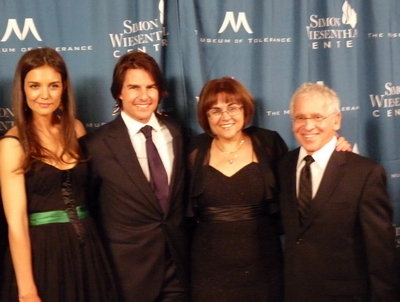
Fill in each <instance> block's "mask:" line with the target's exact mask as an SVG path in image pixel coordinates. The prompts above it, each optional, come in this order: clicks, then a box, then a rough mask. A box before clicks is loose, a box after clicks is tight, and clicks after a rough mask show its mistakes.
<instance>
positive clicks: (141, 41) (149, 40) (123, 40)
mask: <svg viewBox="0 0 400 302" xmlns="http://www.w3.org/2000/svg"><path fill="white" fill-rule="evenodd" d="M158 12H159V17H158V18H154V19H149V20H138V21H136V20H135V21H133V20H123V21H122V27H123V30H122V32H120V33H110V34H108V36H109V38H110V42H111V45H112V47H113V49H114V50H113V56H114V57H120V56H122V55H123V54H124V53H125V52H128V51H132V50H140V51H143V52H149V51H150V50H153V51H160V50H161V47H163V46H167V44H168V41H167V36H168V32H167V29H166V27H164V0H160V2H159V3H158Z"/></svg>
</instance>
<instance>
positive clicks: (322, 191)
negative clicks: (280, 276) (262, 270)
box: [280, 149, 399, 302]
mask: <svg viewBox="0 0 400 302" xmlns="http://www.w3.org/2000/svg"><path fill="white" fill-rule="evenodd" d="M298 154H299V149H296V150H295V151H292V152H289V153H288V155H287V156H286V157H285V158H284V160H283V161H282V163H281V165H280V181H281V185H282V187H281V209H282V217H283V226H284V231H285V234H286V247H285V301H288V302H300V301H304V302H305V301H307V302H309V301H318V302H328V301H329V302H330V301H332V302H333V301H385V302H392V301H393V302H394V301H399V300H397V299H398V297H397V296H396V293H395V292H396V288H395V286H396V285H395V277H394V276H395V275H394V274H395V272H394V269H395V264H394V258H395V241H394V240H395V237H394V228H393V226H392V206H391V202H390V200H389V198H388V194H387V191H386V176H385V171H384V169H383V168H382V167H381V166H380V165H378V164H377V163H375V162H373V161H372V160H369V159H367V158H365V157H361V156H359V155H357V154H354V153H352V152H337V151H334V152H333V154H332V156H331V158H330V160H329V162H328V165H327V167H326V170H325V173H324V175H323V178H322V181H321V184H320V187H319V189H318V191H317V193H316V196H315V198H314V199H313V200H312V202H311V214H310V215H309V218H308V220H306V221H305V223H304V224H303V226H300V224H299V217H298V211H297V198H296V164H297V158H298Z"/></svg>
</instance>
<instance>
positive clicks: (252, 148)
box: [189, 78, 287, 302]
mask: <svg viewBox="0 0 400 302" xmlns="http://www.w3.org/2000/svg"><path fill="white" fill-rule="evenodd" d="M253 112H254V101H253V98H252V96H251V95H250V93H249V92H248V91H247V90H246V88H245V87H244V86H243V85H242V84H241V83H239V82H238V81H236V80H234V79H232V78H221V79H216V80H212V81H209V82H208V83H207V84H206V85H205V86H204V87H203V89H202V91H201V94H200V100H199V103H198V112H197V114H198V120H199V123H200V125H201V126H202V128H203V129H204V130H205V132H206V133H204V134H202V135H200V136H198V137H196V138H194V139H193V142H192V144H191V147H190V153H189V172H190V177H191V180H190V199H191V205H192V209H193V214H194V217H195V219H196V221H197V223H196V226H195V228H194V231H193V235H192V249H191V295H192V301H202V302H203V301H207V302H212V301H218V302H223V301H229V302H234V301H238V302H239V301H240V302H242V301H252V302H258V301H282V300H283V297H282V286H283V281H282V269H283V268H282V251H281V242H280V235H281V228H280V223H279V212H278V201H277V199H276V196H277V195H276V193H277V187H278V185H277V183H276V164H277V161H278V160H279V159H280V158H281V157H282V156H283V155H284V154H285V153H286V152H287V147H286V145H285V143H284V141H283V140H282V138H281V137H280V136H279V134H278V133H277V132H275V131H270V130H266V129H261V128H256V127H248V128H246V126H248V125H249V123H250V122H251V120H252V117H253Z"/></svg>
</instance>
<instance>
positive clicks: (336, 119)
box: [333, 112, 342, 131]
mask: <svg viewBox="0 0 400 302" xmlns="http://www.w3.org/2000/svg"><path fill="white" fill-rule="evenodd" d="M333 118H334V120H333V130H335V131H338V130H339V129H340V127H341V125H342V113H341V112H339V113H337V114H336V115H335V116H334V117H333Z"/></svg>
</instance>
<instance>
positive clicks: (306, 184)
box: [297, 155, 314, 218]
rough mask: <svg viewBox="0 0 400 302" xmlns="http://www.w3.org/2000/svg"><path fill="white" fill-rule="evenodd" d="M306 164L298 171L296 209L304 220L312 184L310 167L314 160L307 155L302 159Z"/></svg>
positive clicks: (308, 205)
mask: <svg viewBox="0 0 400 302" xmlns="http://www.w3.org/2000/svg"><path fill="white" fill-rule="evenodd" d="M303 160H304V161H305V162H306V163H305V165H304V167H303V168H302V169H301V171H300V180H299V196H298V198H297V199H298V203H299V205H298V209H299V212H300V215H301V218H305V217H307V215H308V211H309V207H310V201H311V199H312V182H311V169H310V165H311V164H312V163H313V162H314V158H312V156H311V155H307V156H305V157H304V159H303Z"/></svg>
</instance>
